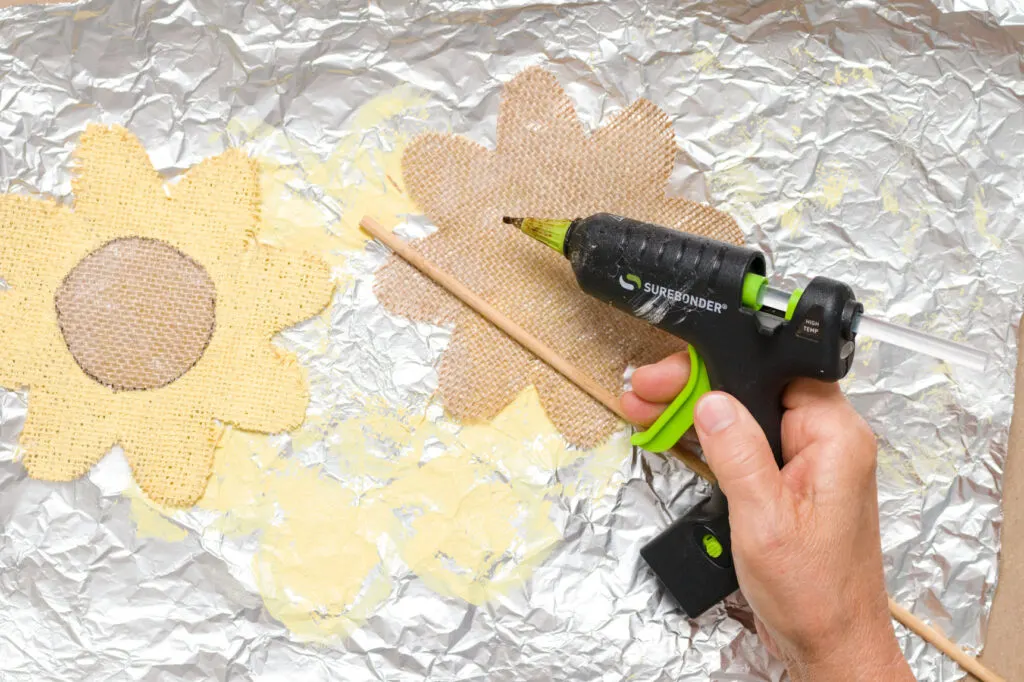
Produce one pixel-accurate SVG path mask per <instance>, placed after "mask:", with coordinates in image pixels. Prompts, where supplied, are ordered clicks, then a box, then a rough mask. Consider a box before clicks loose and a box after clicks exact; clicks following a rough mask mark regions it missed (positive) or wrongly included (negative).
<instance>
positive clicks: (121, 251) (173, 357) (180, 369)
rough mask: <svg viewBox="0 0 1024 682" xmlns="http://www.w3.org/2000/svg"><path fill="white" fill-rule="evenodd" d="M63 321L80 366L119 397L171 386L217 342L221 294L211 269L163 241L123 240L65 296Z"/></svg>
mask: <svg viewBox="0 0 1024 682" xmlns="http://www.w3.org/2000/svg"><path fill="white" fill-rule="evenodd" d="M55 303H56V307H57V320H58V322H59V324H60V330H61V332H62V333H63V334H64V341H65V343H67V346H68V349H69V350H70V351H71V355H72V356H74V358H75V362H77V363H78V365H79V367H81V368H82V370H83V371H85V373H86V374H88V375H89V376H90V377H92V378H93V379H95V380H96V381H98V382H100V383H101V384H104V385H106V386H109V387H110V388H113V389H114V390H116V391H139V390H145V389H153V388H159V387H161V386H166V385H167V384H169V383H171V382H172V381H174V380H175V379H177V378H179V377H180V376H182V375H183V374H185V373H186V372H187V371H189V370H190V369H191V368H192V367H193V366H194V365H195V364H196V362H198V361H199V358H201V357H202V355H203V352H204V351H205V350H206V346H207V345H208V344H209V343H210V338H211V337H212V336H213V329H214V324H215V320H216V315H215V307H216V290H215V289H214V286H213V282H212V281H211V280H210V276H209V275H208V274H207V273H206V270H205V269H203V266H201V265H199V263H197V262H195V261H194V260H192V259H191V258H189V257H188V256H186V255H185V254H184V253H182V252H181V251H178V250H177V249H175V248H174V247H173V246H171V245H169V244H165V243H164V242H161V241H157V240H155V239H142V238H137V237H131V238H126V239H115V240H114V241H111V242H108V243H107V244H105V245H104V246H102V247H100V248H99V249H97V250H95V251H93V252H92V253H90V254H89V255H87V256H86V257H85V258H83V259H82V260H81V261H80V262H79V263H78V265H76V266H75V267H74V268H73V269H72V270H71V272H69V273H68V275H67V277H66V278H65V279H64V282H63V283H62V284H61V286H60V288H59V289H58V290H57V296H56V301H55Z"/></svg>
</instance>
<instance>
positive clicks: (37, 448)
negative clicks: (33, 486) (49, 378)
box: [21, 386, 116, 481]
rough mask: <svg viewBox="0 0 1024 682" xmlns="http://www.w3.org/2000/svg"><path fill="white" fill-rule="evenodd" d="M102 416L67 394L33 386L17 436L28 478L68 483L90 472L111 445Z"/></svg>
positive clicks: (109, 431) (92, 405) (87, 403)
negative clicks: (26, 414)
mask: <svg viewBox="0 0 1024 682" xmlns="http://www.w3.org/2000/svg"><path fill="white" fill-rule="evenodd" d="M115 440H116V436H115V435H114V432H113V430H112V429H111V428H110V426H109V423H108V420H107V417H106V415H104V414H103V413H102V408H99V406H97V405H96V404H95V403H92V402H90V401H86V400H82V399H81V396H77V395H74V394H73V393H72V392H69V391H53V390H51V389H49V388H47V387H44V386H33V387H32V388H31V389H30V390H29V395H28V417H27V418H26V420H25V428H24V430H23V431H22V432H21V449H22V451H23V453H24V455H23V459H22V463H23V464H24V466H25V469H26V470H27V471H28V474H29V476H31V477H32V478H37V479H41V480H44V481H71V480H74V479H76V478H79V477H80V476H83V475H84V474H85V473H86V472H88V471H89V469H90V468H92V465H94V464H95V463H96V462H98V461H100V459H102V458H103V456H104V455H106V454H107V452H108V451H109V450H110V448H111V447H113V445H114V444H115Z"/></svg>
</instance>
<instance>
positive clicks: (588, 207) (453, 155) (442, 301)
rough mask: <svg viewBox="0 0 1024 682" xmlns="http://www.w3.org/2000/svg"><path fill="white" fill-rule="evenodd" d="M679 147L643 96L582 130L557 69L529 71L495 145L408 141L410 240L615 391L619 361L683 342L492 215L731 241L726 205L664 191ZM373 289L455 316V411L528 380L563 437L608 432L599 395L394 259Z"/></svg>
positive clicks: (403, 309) (449, 368)
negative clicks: (602, 298)
mask: <svg viewBox="0 0 1024 682" xmlns="http://www.w3.org/2000/svg"><path fill="white" fill-rule="evenodd" d="M677 153H678V148H677V147H676V143H675V134H674V132H673V130H672V122H671V120H670V119H669V117H668V115H666V114H665V112H663V111H661V110H660V109H658V107H656V106H655V105H653V104H651V103H650V102H648V101H646V100H639V101H637V102H635V103H634V104H633V105H631V106H630V107H629V108H627V109H626V110H625V111H623V112H622V113H620V114H619V115H618V116H616V117H614V118H613V119H612V120H611V121H609V122H608V123H607V124H606V125H604V126H603V127H601V128H600V129H598V130H597V131H596V132H594V133H593V134H592V135H589V136H588V135H587V134H586V133H585V131H584V129H583V125H582V124H581V123H580V120H579V119H578V118H577V116H576V113H575V111H574V109H573V105H572V102H571V100H570V99H569V97H568V96H567V95H566V94H565V91H563V90H562V88H561V87H559V85H558V83H557V81H556V80H555V78H554V76H552V75H551V74H550V73H548V72H547V71H544V70H543V69H539V68H531V69H527V70H526V71H524V72H523V73H521V74H519V75H518V76H516V77H515V78H514V79H513V80H512V81H511V82H509V83H508V85H507V86H506V87H505V92H504V94H503V97H502V101H501V107H500V109H499V111H498V144H497V148H496V149H495V150H493V151H491V150H489V149H487V148H485V147H483V146H481V145H479V144H476V143H475V142H472V141H470V140H468V139H466V138H464V137H459V136H456V135H446V134H438V133H427V134H425V135H422V136H420V137H418V138H416V139H415V140H414V141H413V143H412V144H411V145H410V146H409V147H408V148H407V149H406V152H405V155H404V157H403V159H402V176H403V179H404V182H405V185H406V187H407V189H408V190H409V194H410V196H411V197H412V198H413V200H414V201H415V202H416V204H417V205H418V206H419V207H420V209H422V210H423V212H424V213H425V214H426V215H427V217H428V218H430V220H432V221H433V222H434V223H435V224H436V225H437V226H438V231H437V232H436V233H434V234H433V235H431V236H429V237H427V238H426V239H423V240H421V241H419V242H417V243H416V248H417V249H418V250H420V251H421V252H422V253H423V254H424V255H425V256H426V257H427V259H428V260H430V261H432V262H434V263H435V264H437V265H439V266H441V268H443V269H444V270H447V271H448V272H451V273H453V274H454V275H455V276H456V277H457V278H458V279H459V280H460V281H461V282H463V283H464V284H466V285H467V286H469V287H470V288H471V289H473V291H475V292H476V293H477V294H479V295H480V296H482V297H483V298H484V299H486V300H487V301H488V302H489V303H491V304H492V305H494V306H496V307H497V308H498V309H500V310H501V311H502V312H503V313H505V314H506V315H508V316H509V317H511V318H512V319H513V320H515V321H516V322H517V323H519V324H520V325H521V326H523V327H525V328H526V329H527V330H528V331H530V332H531V333H532V334H534V335H535V336H537V337H539V338H540V339H541V340H543V341H544V342H545V343H546V344H547V345H549V346H550V347H552V348H553V349H555V350H556V351H557V352H558V353H559V354H560V355H561V356H562V357H564V358H566V359H568V360H569V361H570V362H572V364H573V365H574V366H576V367H578V368H580V369H582V370H583V371H585V372H588V373H590V375H591V376H592V377H593V378H594V379H595V380H597V381H598V383H600V384H601V385H603V386H604V387H605V388H607V389H608V390H609V391H612V392H613V393H618V392H619V391H620V390H621V389H622V377H623V371H624V370H625V368H626V366H627V365H628V364H630V363H635V364H638V363H645V362H650V361H654V360H657V359H660V358H661V357H663V356H664V355H667V354H668V353H671V352H673V351H675V350H679V349H680V348H682V347H683V346H682V343H681V342H680V341H679V340H678V339H675V338H674V337H671V336H669V335H668V334H665V333H664V332H661V331H659V330H657V329H654V328H652V327H651V326H650V325H648V324H647V323H645V322H642V321H640V320H637V319H634V318H633V317H631V316H629V315H626V314H625V313H622V312H619V311H617V310H615V309H613V308H611V307H610V306H608V305H606V304H603V303H600V302H598V301H596V300H594V299H592V298H590V297H588V296H587V295H586V294H584V293H582V292H581V291H580V289H579V286H578V285H577V284H576V281H575V278H574V277H573V275H572V270H571V269H570V267H569V264H568V262H567V261H566V260H565V259H564V258H562V257H561V256H560V255H558V254H556V253H555V252H553V251H552V250H551V249H549V248H548V247H546V246H543V245H541V244H539V243H537V242H535V241H533V240H532V239H530V238H529V237H526V236H524V235H522V234H520V233H519V232H518V231H516V230H515V229H513V228H510V227H508V226H506V225H502V222H501V218H502V216H503V215H510V216H536V217H543V218H577V217H584V216H588V215H591V214H594V213H598V212H601V211H607V212H609V213H616V214H619V215H625V216H629V217H631V218H636V219H638V220H646V221H649V222H653V223H657V224H660V225H664V226H666V227H672V228H676V229H680V230H685V231H688V232H694V233H697V234H702V235H705V236H708V237H712V238H715V239H719V240H722V241H728V242H733V243H740V242H741V241H742V238H743V233H742V232H741V231H740V230H739V228H738V227H737V226H736V223H735V221H734V220H733V219H732V218H731V217H729V216H728V215H726V214H725V213H722V212H721V211H717V210H715V209H713V208H711V207H710V206H707V205H704V204H700V203H697V202H694V201H689V200H687V199H683V198H679V197H669V196H666V195H665V188H666V185H667V183H668V179H669V175H670V174H671V173H672V167H673V165H674V163H675V158H676V154H677ZM375 292H376V294H377V297H378V298H379V299H380V301H381V302H382V303H383V304H384V305H385V306H386V307H387V308H388V309H389V310H391V311H392V312H394V313H396V314H399V315H404V316H407V317H411V318H413V319H417V320H423V321H429V322H434V323H437V324H451V323H454V325H455V331H454V335H453V337H452V341H451V344H450V345H449V347H448V349H447V350H446V351H445V354H444V357H443V358H442V360H441V367H440V371H439V374H440V394H441V397H442V399H443V401H444V405H445V407H446V408H447V409H448V410H449V411H450V412H451V413H452V414H453V415H454V416H456V417H459V418H462V419H487V420H490V419H492V418H493V417H494V416H495V415H497V414H498V413H499V412H500V411H501V410H502V408H504V407H505V406H506V405H508V404H509V403H510V402H511V401H512V399H513V398H515V396H516V395H518V394H519V392H520V391H522V390H523V389H524V388H526V387H527V386H529V385H531V384H533V385H534V386H536V387H537V390H538V393H539V394H540V399H541V403H542V404H543V406H544V409H545V411H546V412H547V414H548V416H549V417H550V418H551V421H552V422H553V423H554V424H555V426H556V427H557V428H558V430H559V431H560V432H561V433H562V434H563V435H565V436H566V438H568V440H569V441H570V442H572V443H574V444H576V445H580V446H585V447H589V446H593V445H595V444H597V443H599V442H601V441H602V440H604V438H605V437H606V436H608V434H610V433H611V432H612V431H613V430H614V429H615V427H616V419H615V417H614V415H612V414H611V413H610V412H608V411H607V410H606V409H605V408H604V407H602V406H601V405H600V404H599V403H597V402H596V401H594V400H592V399H591V398H590V397H589V396H587V395H586V394H585V393H583V392H582V391H580V390H579V389H578V388H576V386H574V385H573V384H571V383H569V382H568V381H567V380H566V379H564V378H563V377H561V376H560V375H558V374H557V373H555V372H554V371H553V370H552V369H550V368H549V367H548V366H547V365H545V364H544V363H543V362H541V361H540V360H539V359H537V358H535V357H533V356H532V355H530V354H529V353H527V352H526V351H524V350H523V349H522V348H521V347H519V346H518V345H517V344H516V343H515V342H514V341H512V340H511V339H509V338H508V337H506V336H504V335H503V334H502V333H501V332H499V331H497V330H496V329H495V328H493V327H492V326H490V325H489V324H488V323H487V322H486V321H484V320H483V319H481V318H480V317H479V316H477V315H476V314H475V313H473V312H472V311H470V310H469V309H468V308H466V307H465V306H463V305H462V304H461V303H459V302H458V301H457V300H456V299H455V298H453V297H452V296H449V295H448V294H447V293H445V291H444V290H443V289H441V288H440V287H438V286H436V285H435V284H433V283H432V282H430V281H429V280H427V279H426V278H424V277H423V276H422V275H420V274H419V273H418V272H417V271H415V270H414V269H413V268H412V267H410V266H409V265H407V264H406V263H404V262H403V261H401V260H400V259H395V258H392V259H391V261H390V262H389V263H388V264H387V265H385V266H384V267H383V268H382V269H381V271H380V272H379V274H378V278H377V283H376V286H375Z"/></svg>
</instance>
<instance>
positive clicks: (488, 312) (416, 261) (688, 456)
mask: <svg viewBox="0 0 1024 682" xmlns="http://www.w3.org/2000/svg"><path fill="white" fill-rule="evenodd" d="M359 226H360V227H362V228H363V229H364V230H366V231H367V232H368V233H369V234H370V235H371V236H372V237H373V238H374V239H376V240H377V241H379V242H381V243H382V244H384V245H385V246H387V247H388V248H389V249H391V250H392V251H394V252H395V253H397V254H398V255H399V256H401V257H402V258H403V259H404V260H405V261H406V262H408V263H409V264H410V265H412V266H413V267H415V268H416V269H417V270H419V271H420V272H422V273H423V274H424V275H426V276H427V277H429V278H430V279H432V280H434V281H435V282H437V283H438V284H439V285H441V286H442V287H444V288H445V289H446V290H447V291H448V293H450V294H452V295H453V296H455V297H456V298H457V299H459V300H460V301H462V302H463V303H465V304H466V305H467V306H469V307H470V308H472V309H473V310H475V311H476V312H477V314H479V315H480V316H481V317H483V318H484V319H485V320H487V321H488V322H490V323H491V324H493V325H494V326H495V327H497V328H498V329H500V330H501V331H503V332H505V334H507V335H508V336H510V337H511V338H512V340H513V341H515V342H516V343H518V344H519V345H520V346H522V347H523V348H525V349H526V350H528V351H530V352H531V353H533V354H534V355H536V356H537V357H538V358H540V359H541V360H543V361H544V362H546V363H547V364H548V365H549V366H550V367H551V368H552V369H554V370H555V371H556V372H558V373H559V374H561V375H562V376H564V377H565V378H566V379H568V380H569V381H571V382H572V383H574V384H576V386H578V387H579V388H580V390H582V391H583V392H584V393H586V394H588V395H589V396H590V397H591V398H593V399H594V400H596V401H597V402H599V403H601V404H602V405H604V406H605V407H606V408H608V410H609V411H610V412H612V413H613V414H615V415H616V416H617V417H618V418H619V419H621V420H622V421H624V422H626V423H630V422H629V419H628V418H627V417H626V415H624V414H623V413H622V410H621V408H620V407H619V400H618V398H616V397H615V396H614V395H612V393H611V391H608V390H607V389H605V387H604V386H602V385H601V384H599V383H597V382H596V381H594V380H593V379H592V378H591V377H590V376H588V375H586V374H584V373H583V372H581V371H580V370H578V369H576V367H574V366H573V365H572V364H571V363H570V362H569V361H568V360H566V359H565V358H563V357H562V356H561V355H559V354H558V353H556V352H555V351H554V350H552V349H551V347H550V346H548V345H547V344H545V343H544V342H543V341H541V340H540V339H538V338H537V337H536V336H534V335H533V334H531V333H530V332H528V331H526V330H525V329H523V328H522V327H521V326H519V325H518V324H517V323H516V322H514V321H513V320H512V318H510V317H509V316H508V315H506V314H504V313H503V312H501V311H500V310H498V309H497V308H495V307H494V306H493V305H491V304H490V303H488V302H487V301H485V300H484V299H483V298H482V297H481V296H479V295H478V294H477V293H476V292H475V291H473V290H472V289H470V288H469V287H467V286H466V285H465V284H463V283H462V282H460V281H459V280H457V279H455V278H454V277H452V276H451V275H450V274H448V273H447V272H445V271H443V270H441V269H440V268H438V267H437V266H435V265H434V264H433V263H431V262H430V261H428V260H427V259H425V258H424V257H423V256H421V255H420V254H419V253H418V252H417V251H416V249H414V248H412V247H411V246H409V245H408V244H407V243H406V242H404V241H402V240H401V239H400V238H398V237H396V236H395V235H394V234H392V233H391V232H389V231H388V230H386V229H384V228H383V227H382V226H381V225H380V223H378V222H377V221H376V220H374V219H373V218H371V217H370V216H364V217H363V219H362V220H361V221H360V222H359ZM672 454H673V455H674V456H675V457H678V458H679V459H680V460H682V462H683V463H684V464H686V466H688V467H690V468H691V469H693V470H694V471H695V472H696V473H697V475H699V476H700V477H701V478H703V479H705V480H707V481H710V482H712V483H714V482H715V475H714V474H713V473H711V468H710V467H709V466H708V465H707V464H706V463H705V462H704V460H702V459H701V458H700V457H698V456H697V455H695V454H693V453H692V452H689V451H688V450H686V449H684V448H683V447H682V446H676V447H675V448H673V449H672Z"/></svg>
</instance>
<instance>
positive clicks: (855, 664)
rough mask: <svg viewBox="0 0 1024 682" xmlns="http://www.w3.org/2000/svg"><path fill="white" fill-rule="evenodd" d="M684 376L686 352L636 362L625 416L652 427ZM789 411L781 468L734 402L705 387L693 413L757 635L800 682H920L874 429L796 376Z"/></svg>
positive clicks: (842, 402)
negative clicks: (883, 501) (904, 619)
mask: <svg viewBox="0 0 1024 682" xmlns="http://www.w3.org/2000/svg"><path fill="white" fill-rule="evenodd" d="M688 376H689V358H688V356H687V354H686V353H680V354H677V355H673V356H671V357H668V358H666V359H665V360H662V361H661V362H659V363H657V364H655V365H649V366H646V367H641V368H639V369H638V370H637V371H636V372H635V373H634V374H633V390H632V391H630V392H628V393H626V394H625V395H623V396H622V400H621V406H622V411H623V412H624V413H625V414H626V416H627V417H629V418H630V419H631V420H633V421H634V422H635V423H637V424H643V425H649V424H651V423H653V422H654V420H655V419H657V417H658V416H659V415H660V414H661V412H663V411H664V409H665V408H666V407H667V404H668V403H669V402H671V401H672V399H673V398H674V397H675V396H676V395H677V394H678V393H679V392H680V391H681V390H682V388H683V386H684V385H685V383H686V379H687V377H688ZM783 406H784V408H785V410H786V411H785V413H784V416H783V419H782V449H783V460H784V461H785V466H783V468H782V469H781V470H780V469H779V468H778V467H777V465H776V463H775V458H774V456H773V455H772V452H771V448H770V447H769V445H768V441H767V439H766V438H765V435H764V432H763V431H762V430H761V428H760V427H759V426H758V424H757V422H756V421H754V418H753V417H752V416H751V415H750V413H749V412H748V411H747V409H746V408H744V407H743V405H741V404H740V403H739V401H737V400H736V399H735V398H733V397H731V396H729V395H727V394H725V393H719V392H713V393H709V394H707V395H705V396H704V397H702V398H701V399H700V401H699V402H698V403H697V408H696V410H695V414H694V418H695V426H696V430H697V436H698V438H700V442H701V445H702V447H703V448H704V456H705V458H706V459H707V461H708V464H709V465H710V467H711V469H712V471H714V473H715V476H716V477H717V478H718V483H719V485H720V486H721V488H722V491H723V492H724V493H725V496H726V497H727V498H728V500H729V524H730V526H731V529H732V531H731V533H732V534H731V539H732V551H733V561H734V563H735V566H736V574H737V576H738V577H739V583H740V589H741V590H742V591H743V594H744V595H745V596H746V598H747V601H749V602H750V606H751V608H752V609H753V611H754V615H755V623H756V626H757V631H758V634H759V635H760V637H761V639H762V641H764V643H765V645H766V646H767V647H768V649H769V650H770V651H772V653H773V654H775V655H776V656H777V657H779V658H780V659H781V660H782V661H783V662H784V663H785V664H786V666H787V667H788V668H789V671H790V675H791V677H792V678H793V679H794V680H796V681H802V680H829V681H830V682H831V681H839V680H851V681H852V680H913V679H914V677H913V675H912V674H911V672H910V668H909V666H908V665H907V663H906V661H905V660H904V658H903V654H902V652H901V651H900V648H899V645H898V643H897V641H896V636H895V634H894V632H893V628H892V621H891V620H890V618H889V611H888V605H887V597H886V591H885V582H884V577H883V572H882V547H881V535H880V531H879V524H878V492H877V489H876V483H875V457H876V447H875V437H874V434H872V432H871V430H870V428H869V427H868V426H867V424H866V423H865V422H864V420H863V419H862V418H861V417H860V415H858V414H857V412H856V411H855V410H854V409H853V407H852V406H851V405H850V403H849V402H847V400H846V398H845V397H844V396H843V394H842V393H841V392H840V390H839V387H838V386H837V385H836V384H827V383H822V382H818V381H813V380H810V379H799V380H796V381H794V382H793V383H792V384H791V385H790V386H789V388H788V389H787V391H786V393H785V396H784V398H783Z"/></svg>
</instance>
